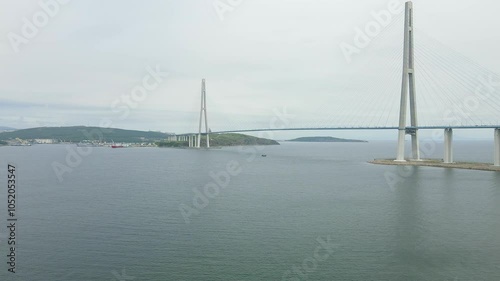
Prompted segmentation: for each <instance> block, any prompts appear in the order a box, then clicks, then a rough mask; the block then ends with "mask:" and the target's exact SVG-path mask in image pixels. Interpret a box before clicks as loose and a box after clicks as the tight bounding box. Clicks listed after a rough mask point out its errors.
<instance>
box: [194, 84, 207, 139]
mask: <svg viewBox="0 0 500 281" xmlns="http://www.w3.org/2000/svg"><path fill="white" fill-rule="evenodd" d="M203 116H204V117H205V133H206V136H207V148H210V131H209V129H208V119H207V91H206V87H205V79H203V80H201V107H200V126H199V128H198V143H197V144H196V147H197V148H200V147H201V123H202V120H203Z"/></svg>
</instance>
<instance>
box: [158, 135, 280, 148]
mask: <svg viewBox="0 0 500 281" xmlns="http://www.w3.org/2000/svg"><path fill="white" fill-rule="evenodd" d="M206 143H207V139H206V137H205V136H202V137H201V146H206ZM240 145H241V146H245V145H279V143H278V142H277V141H275V140H270V139H263V138H257V137H253V136H248V135H243V134H212V135H210V146H213V147H217V146H240ZM158 146H160V147H187V146H189V143H188V142H187V141H186V142H174V141H163V142H159V143H158Z"/></svg>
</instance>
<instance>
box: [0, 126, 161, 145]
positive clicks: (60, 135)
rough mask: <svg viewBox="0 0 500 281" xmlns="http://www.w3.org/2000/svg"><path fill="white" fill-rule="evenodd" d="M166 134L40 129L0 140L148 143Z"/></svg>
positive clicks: (1, 136)
mask: <svg viewBox="0 0 500 281" xmlns="http://www.w3.org/2000/svg"><path fill="white" fill-rule="evenodd" d="M167 136H168V134H165V133H160V132H151V131H149V132H145V131H133V130H122V129H111V128H99V127H85V126H76V127H42V128H33V129H24V130H17V131H12V132H2V133H0V140H9V139H16V138H20V139H24V140H29V139H56V140H61V141H68V142H80V141H83V140H92V141H97V140H100V141H103V142H104V141H106V142H111V141H114V142H131V143H134V142H149V141H158V140H163V139H165V138H166V137H167Z"/></svg>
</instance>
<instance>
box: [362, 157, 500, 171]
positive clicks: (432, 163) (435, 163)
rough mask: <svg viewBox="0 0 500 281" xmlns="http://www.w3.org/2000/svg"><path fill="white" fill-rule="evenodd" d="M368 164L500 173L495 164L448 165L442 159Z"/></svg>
mask: <svg viewBox="0 0 500 281" xmlns="http://www.w3.org/2000/svg"><path fill="white" fill-rule="evenodd" d="M368 163H370V164H375V165H391V166H423V167H436V168H453V169H463V170H476V171H490V172H500V167H496V166H493V164H491V163H478V162H454V163H449V164H448V163H443V160H441V159H423V160H422V161H414V160H407V161H406V162H395V161H394V159H375V160H372V161H368Z"/></svg>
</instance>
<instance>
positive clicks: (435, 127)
mask: <svg viewBox="0 0 500 281" xmlns="http://www.w3.org/2000/svg"><path fill="white" fill-rule="evenodd" d="M499 128H500V125H477V126H446V125H443V126H419V127H406V129H410V130H411V129H418V130H436V129H499ZM398 129H399V127H331V128H261V129H242V130H229V131H214V132H211V134H227V133H250V132H268V131H341V130H342V131H351V130H398ZM183 135H193V134H183ZM202 135H205V134H202Z"/></svg>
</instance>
